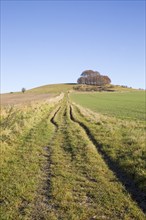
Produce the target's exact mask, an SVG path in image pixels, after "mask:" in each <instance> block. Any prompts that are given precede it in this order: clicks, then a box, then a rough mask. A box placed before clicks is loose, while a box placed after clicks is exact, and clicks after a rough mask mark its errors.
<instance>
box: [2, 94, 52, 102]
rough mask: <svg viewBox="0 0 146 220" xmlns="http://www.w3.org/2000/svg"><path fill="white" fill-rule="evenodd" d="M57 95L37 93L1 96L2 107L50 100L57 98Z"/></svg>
mask: <svg viewBox="0 0 146 220" xmlns="http://www.w3.org/2000/svg"><path fill="white" fill-rule="evenodd" d="M55 96H56V94H53V93H52V94H36V93H30V94H29V93H25V94H23V93H17V94H16V93H14V94H13V93H12V94H1V102H0V104H1V105H17V104H22V103H29V102H33V101H40V100H43V101H44V100H49V99H51V98H53V97H55Z"/></svg>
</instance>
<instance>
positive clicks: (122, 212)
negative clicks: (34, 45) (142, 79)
mask: <svg viewBox="0 0 146 220" xmlns="http://www.w3.org/2000/svg"><path fill="white" fill-rule="evenodd" d="M55 90H56V87H55ZM64 92H65V91H64ZM54 94H55V92H54ZM123 94H124V93H121V94H118V93H115V94H113V93H110V94H106V93H103V94H101V93H92V94H91V93H90V94H87V93H86V94H77V93H70V95H69V97H68V93H66V94H65V96H64V97H63V96H61V98H59V99H57V100H56V101H54V102H53V101H52V102H46V101H44V100H43V101H38V102H37V103H36V102H34V103H33V102H31V103H30V102H28V103H25V104H20V105H18V106H2V108H1V121H0V125H1V179H0V185H1V198H0V204H1V213H0V216H1V219H2V220H6V219H18V220H19V219H21V220H23V219H24V220H26V219H27V220H34V219H38V220H39V219H44V220H61V219H62V220H64V219H65V220H70V219H71V220H94V219H95V220H100V219H107V220H110V219H113V220H119V219H124V220H133V219H134V220H137V219H138V220H144V219H146V170H145V167H146V149H145V124H144V122H143V117H144V116H142V117H141V116H140V113H137V112H136V113H132V116H131V117H130V116H128V117H127V113H126V111H129V109H131V111H132V110H133V108H134V110H135V106H143V104H141V102H142V100H143V93H135V92H134V93H133V94H132V93H125V95H126V100H127V101H126V102H125V103H127V106H128V107H126V108H125V109H124V106H125V105H126V104H125V105H124V99H125V98H124V96H123ZM136 94H137V95H136ZM102 95H103V96H104V97H105V98H106V99H107V97H109V96H110V95H111V96H110V100H111V101H108V100H107V106H111V108H109V109H110V110H109V111H104V104H103V106H102V108H101V109H100V110H99V111H98V104H97V102H94V101H93V100H95V99H97V97H98V101H99V102H100V97H101V96H102ZM114 95H115V96H114ZM118 95H119V96H118ZM103 96H102V97H103ZM127 96H128V97H127ZM134 96H135V97H137V98H136V99H135V100H137V101H135V102H134V101H133V97H134ZM84 97H86V98H87V102H86V104H87V105H88V102H90V105H89V106H86V107H88V108H90V109H91V110H94V111H98V112H99V113H95V112H93V111H91V110H88V109H86V108H84V107H81V106H79V105H77V104H75V103H73V102H72V100H73V101H74V102H75V101H76V102H77V103H78V104H80V105H83V104H82V102H83V100H85V98H84ZM95 97H96V98H95ZM117 97H122V102H118V98H117ZM106 99H105V100H106ZM113 99H114V100H117V101H113V103H115V102H116V104H111V105H110V103H111V102H112V100H113ZM102 100H103V99H102ZM105 100H104V103H106V101H105ZM128 100H129V101H128ZM140 100H141V101H140ZM129 102H130V103H132V104H131V105H130V104H129ZM136 102H138V104H136ZM92 103H94V104H92ZM120 103H122V104H121V105H120ZM96 105H97V106H96ZM113 105H114V107H116V106H117V107H118V106H119V109H121V108H122V111H121V112H120V113H119V112H118V111H119V110H117V112H118V113H115V112H116V111H115V109H114V107H113ZM93 106H94V108H95V107H97V108H96V109H94V108H93ZM130 106H131V107H130ZM142 108H143V107H142ZM127 109H128V110H127ZM142 112H143V114H144V110H142ZM105 113H106V115H105ZM112 115H114V117H113V116H112ZM122 116H123V117H122ZM129 118H130V120H129ZM135 118H136V120H135ZM127 119H128V120H127Z"/></svg>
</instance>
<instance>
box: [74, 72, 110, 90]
mask: <svg viewBox="0 0 146 220" xmlns="http://www.w3.org/2000/svg"><path fill="white" fill-rule="evenodd" d="M77 83H78V84H80V85H79V86H77V87H76V88H75V89H76V90H82V91H101V90H107V89H108V88H109V85H110V83H111V79H110V78H109V77H108V76H104V75H101V74H100V73H99V72H97V71H93V70H85V71H84V72H82V74H81V76H80V78H78V80H77Z"/></svg>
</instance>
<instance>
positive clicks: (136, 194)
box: [70, 106, 146, 213]
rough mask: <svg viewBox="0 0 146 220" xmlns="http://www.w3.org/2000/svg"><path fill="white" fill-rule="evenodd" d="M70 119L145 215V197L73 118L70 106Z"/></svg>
mask: <svg viewBox="0 0 146 220" xmlns="http://www.w3.org/2000/svg"><path fill="white" fill-rule="evenodd" d="M70 119H71V120H72V121H73V122H75V123H77V124H78V125H80V127H82V128H83V129H84V131H85V133H86V135H87V136H88V138H89V140H90V141H91V142H92V143H93V144H94V146H95V147H96V149H97V150H98V152H99V153H100V155H101V156H102V158H103V159H104V161H105V163H106V164H107V166H108V167H109V169H110V170H111V171H112V172H113V173H114V174H115V176H116V177H117V179H118V180H119V181H120V182H121V183H122V184H123V185H124V187H125V189H126V191H127V192H128V193H129V194H130V195H131V198H132V199H133V200H134V201H135V202H136V203H137V204H138V206H139V207H140V208H141V209H142V210H143V212H144V213H146V195H145V194H144V192H142V191H141V190H140V189H139V188H138V187H137V185H136V184H135V183H134V182H133V180H132V179H130V178H129V177H128V176H127V174H126V173H125V172H123V171H122V170H121V168H120V167H119V166H118V165H117V163H116V162H114V161H113V160H111V158H110V157H109V156H108V155H107V154H106V153H105V151H104V150H103V149H102V145H101V144H99V143H98V142H97V141H96V139H95V138H94V136H93V134H92V133H91V131H90V129H89V128H88V127H87V126H86V125H85V124H84V123H83V122H81V121H78V120H77V119H75V117H74V116H73V110H72V106H70Z"/></svg>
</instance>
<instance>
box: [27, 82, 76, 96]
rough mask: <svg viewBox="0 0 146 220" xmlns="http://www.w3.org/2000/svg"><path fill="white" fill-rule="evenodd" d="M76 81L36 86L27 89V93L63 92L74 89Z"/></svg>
mask: <svg viewBox="0 0 146 220" xmlns="http://www.w3.org/2000/svg"><path fill="white" fill-rule="evenodd" d="M75 86H76V84H75V83H63V84H50V85H44V86H40V87H36V88H33V89H30V90H28V91H27V93H57V94H58V93H61V92H66V91H68V90H71V89H73V87H75Z"/></svg>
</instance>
